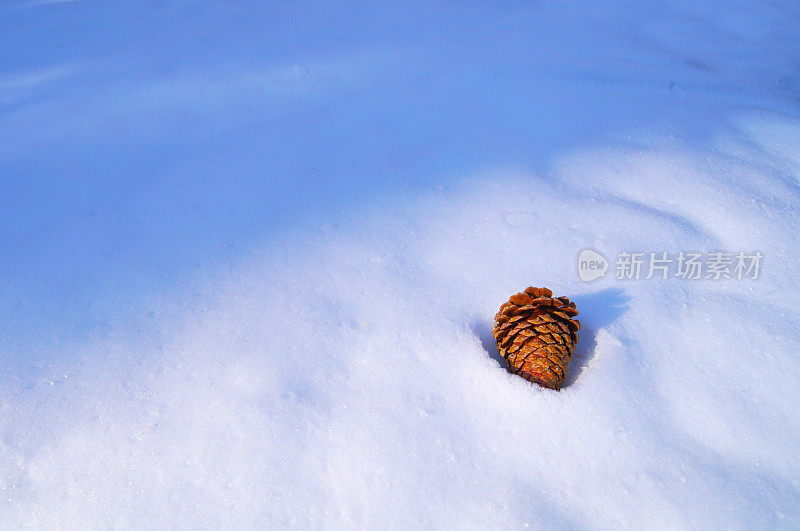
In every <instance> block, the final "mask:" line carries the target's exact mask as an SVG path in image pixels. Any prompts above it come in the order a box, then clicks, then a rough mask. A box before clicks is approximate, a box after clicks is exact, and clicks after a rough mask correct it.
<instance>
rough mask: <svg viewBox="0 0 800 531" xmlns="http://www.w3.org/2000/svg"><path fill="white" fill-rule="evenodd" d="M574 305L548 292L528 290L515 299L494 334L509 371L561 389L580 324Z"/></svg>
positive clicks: (503, 310)
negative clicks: (576, 317)
mask: <svg viewBox="0 0 800 531" xmlns="http://www.w3.org/2000/svg"><path fill="white" fill-rule="evenodd" d="M576 315H578V310H576V309H575V303H574V302H570V301H569V299H568V298H566V297H557V298H553V292H552V291H550V290H549V289H547V288H528V289H526V290H525V291H523V292H522V293H517V294H516V295H513V296H512V297H511V299H509V301H508V302H507V303H505V304H503V305H502V306H501V307H500V311H499V312H497V315H495V317H494V327H493V328H492V334H494V338H495V339H496V340H497V349H498V350H499V351H500V355H502V356H503V358H504V359H505V360H506V363H508V370H509V372H512V373H514V374H519V375H520V376H522V377H523V378H525V379H526V380H528V381H530V382H534V383H537V384H539V385H541V386H543V387H548V388H550V389H556V390H557V389H559V388H560V387H561V384H563V383H564V378H566V376H567V366H568V365H569V361H570V359H572V353H573V352H574V351H575V344H576V343H577V342H578V334H577V332H578V330H580V328H581V323H580V322H579V321H577V320H576V319H574V317H575V316H576Z"/></svg>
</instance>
